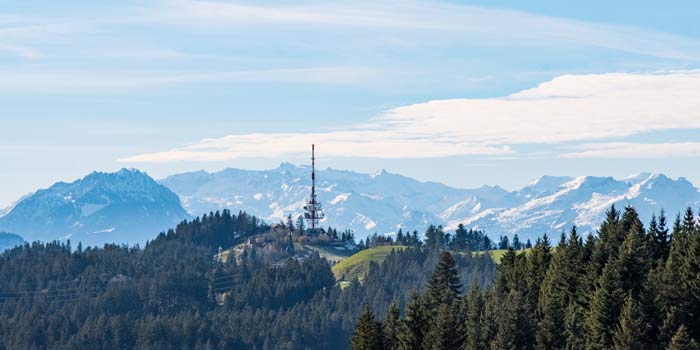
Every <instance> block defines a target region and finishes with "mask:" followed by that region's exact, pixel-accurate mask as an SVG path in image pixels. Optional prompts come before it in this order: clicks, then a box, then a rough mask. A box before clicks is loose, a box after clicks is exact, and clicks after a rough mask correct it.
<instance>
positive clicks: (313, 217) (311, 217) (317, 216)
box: [304, 145, 324, 232]
mask: <svg viewBox="0 0 700 350" xmlns="http://www.w3.org/2000/svg"><path fill="white" fill-rule="evenodd" d="M315 152H316V150H315V145H311V198H309V202H308V203H306V205H305V206H304V210H305V211H306V212H305V213H304V218H306V221H308V223H309V228H310V230H311V231H312V232H315V231H316V230H318V229H320V227H319V221H320V220H321V219H323V218H324V214H323V207H322V206H321V203H320V202H319V201H318V200H317V199H316V153H315Z"/></svg>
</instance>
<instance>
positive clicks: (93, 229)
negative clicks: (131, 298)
mask: <svg viewBox="0 0 700 350" xmlns="http://www.w3.org/2000/svg"><path fill="white" fill-rule="evenodd" d="M187 216H188V215H187V212H186V211H185V210H184V209H183V208H182V206H181V205H180V201H179V198H178V196H177V195H176V194H175V193H173V192H172V191H170V190H169V189H167V188H166V187H164V186H162V185H159V184H158V183H156V182H155V181H154V180H153V179H151V178H150V177H149V176H148V175H147V174H146V173H143V172H140V171H138V170H127V169H123V170H121V171H119V172H116V173H99V172H94V173H92V174H90V175H88V176H86V177H85V178H83V179H80V180H76V181H74V182H72V183H64V182H60V183H56V184H54V185H53V186H51V187H50V188H48V189H43V190H39V191H37V192H36V193H34V194H32V195H31V196H29V197H26V198H24V199H23V200H21V201H19V202H18V203H17V204H16V205H15V206H14V208H13V209H12V210H11V211H9V213H7V214H6V215H5V216H3V217H0V230H3V231H9V232H17V233H19V234H21V235H22V236H23V237H24V238H25V239H26V240H28V241H34V240H42V241H50V240H55V239H71V240H72V241H73V242H77V241H82V242H83V244H90V245H92V244H102V243H105V242H116V243H144V242H145V241H146V240H148V239H152V238H153V237H155V235H156V234H157V233H158V232H160V231H162V230H165V229H167V228H169V227H172V226H174V225H175V224H176V223H177V222H178V221H180V220H182V219H184V218H186V217H187Z"/></svg>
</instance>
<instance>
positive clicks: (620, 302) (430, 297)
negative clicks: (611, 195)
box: [351, 207, 700, 350]
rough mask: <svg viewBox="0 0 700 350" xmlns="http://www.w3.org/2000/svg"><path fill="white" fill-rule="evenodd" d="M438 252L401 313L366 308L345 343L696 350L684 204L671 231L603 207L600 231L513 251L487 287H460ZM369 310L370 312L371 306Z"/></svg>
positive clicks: (692, 256) (696, 246)
mask: <svg viewBox="0 0 700 350" xmlns="http://www.w3.org/2000/svg"><path fill="white" fill-rule="evenodd" d="M458 271H459V268H458V267H457V266H456V265H455V263H454V260H453V257H452V255H451V254H450V253H448V252H445V253H444V254H443V257H442V260H441V262H440V264H439V265H438V266H437V268H436V269H435V271H434V273H433V275H432V277H431V279H430V281H429V282H428V283H427V288H426V291H425V292H424V293H423V294H421V295H416V296H415V297H414V298H412V300H411V302H410V303H409V305H407V306H406V307H405V309H404V314H403V316H401V314H400V312H399V310H400V308H398V307H393V308H391V309H390V312H389V313H388V315H389V316H388V317H386V318H384V317H379V318H377V317H376V316H375V315H374V313H373V311H372V308H371V307H367V308H365V310H364V311H363V313H362V315H361V316H360V318H359V321H358V324H357V327H356V329H355V332H354V334H353V337H352V340H351V348H352V349H469V350H476V349H600V350H604V349H619V350H622V349H671V350H680V349H698V348H699V347H698V340H700V317H698V316H699V315H700V227H699V226H698V222H697V220H696V218H695V217H694V216H693V212H692V210H691V209H688V210H687V212H686V213H685V216H684V217H683V218H681V217H678V218H677V219H676V220H675V222H674V224H673V228H672V229H671V230H669V229H668V227H667V225H666V220H665V218H664V217H663V216H661V217H659V218H653V219H652V220H651V222H650V223H649V226H648V227H647V228H646V229H645V228H644V226H643V225H642V222H641V221H640V220H639V216H638V214H637V212H636V211H635V210H634V209H633V208H631V207H627V208H625V210H624V212H622V213H620V212H618V211H616V210H615V209H614V207H613V208H612V209H610V210H609V211H608V212H607V217H606V219H605V221H604V222H603V224H602V226H601V229H600V232H599V236H598V237H597V238H596V237H593V236H588V237H586V238H583V237H581V236H579V235H578V233H577V231H576V229H575V228H574V229H572V230H571V232H570V233H569V234H568V235H563V234H562V237H561V239H560V241H559V243H558V244H557V245H556V248H554V249H553V248H552V247H550V244H549V242H548V240H547V239H544V240H539V241H538V242H537V244H535V246H534V248H533V249H532V250H531V251H530V252H529V253H528V254H520V255H517V254H516V252H515V251H514V250H512V249H511V250H510V251H509V252H508V253H507V254H506V255H505V256H504V257H503V259H502V260H501V265H500V266H499V273H498V277H497V278H496V280H495V283H494V285H493V287H491V288H486V289H483V290H482V289H479V288H476V287H475V286H472V288H471V289H470V288H462V284H461V281H462V282H463V281H464V280H463V279H462V280H461V281H460V278H459V273H458ZM375 310H376V309H375Z"/></svg>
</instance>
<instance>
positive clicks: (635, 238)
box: [612, 223, 653, 298]
mask: <svg viewBox="0 0 700 350" xmlns="http://www.w3.org/2000/svg"><path fill="white" fill-rule="evenodd" d="M637 225H638V223H635V224H634V226H633V227H632V228H630V230H629V232H628V234H627V237H626V238H625V241H624V242H623V244H622V246H621V247H620V252H619V253H618V257H617V259H615V261H613V262H612V264H614V265H615V268H616V269H617V272H618V273H619V274H620V281H621V285H622V290H623V291H624V292H631V293H632V295H633V296H634V297H635V298H638V297H639V294H640V293H641V291H642V286H643V284H644V281H645V278H646V275H647V273H648V272H649V269H650V268H651V266H652V259H653V258H652V257H651V256H650V254H649V252H648V250H647V246H646V244H645V242H644V234H643V233H640V230H639V228H638V227H637Z"/></svg>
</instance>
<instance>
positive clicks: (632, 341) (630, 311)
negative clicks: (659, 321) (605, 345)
mask: <svg viewBox="0 0 700 350" xmlns="http://www.w3.org/2000/svg"><path fill="white" fill-rule="evenodd" d="M641 317H642V316H641V313H640V310H639V305H638V304H637V302H636V301H635V300H634V298H633V297H632V294H631V293H630V294H628V295H627V297H626V298H625V304H624V306H623V307H622V312H621V313H620V322H619V323H618V326H617V329H616V330H615V335H614V337H613V344H614V347H613V348H614V349H615V350H628V349H643V348H644V345H645V344H644V341H643V334H642V330H643V322H642V320H641Z"/></svg>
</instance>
